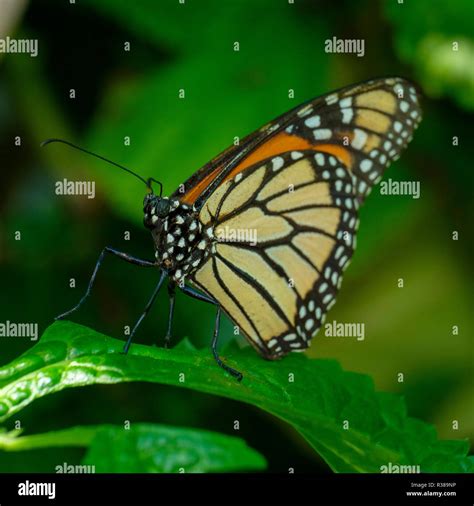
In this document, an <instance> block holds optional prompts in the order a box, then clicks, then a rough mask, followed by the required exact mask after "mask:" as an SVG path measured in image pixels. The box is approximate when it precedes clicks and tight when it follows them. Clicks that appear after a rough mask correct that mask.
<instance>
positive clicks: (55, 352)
mask: <svg viewBox="0 0 474 506" xmlns="http://www.w3.org/2000/svg"><path fill="white" fill-rule="evenodd" d="M122 347H123V342H122V341H119V340H116V339H112V338H110V337H107V336H105V335H103V334H99V333H97V332H95V331H93V330H91V329H88V328H86V327H83V326H80V325H76V324H73V323H71V322H57V323H55V324H53V325H51V326H50V327H49V328H48V329H47V330H46V331H45V333H44V335H43V337H42V339H41V341H40V342H39V343H38V344H36V345H35V346H34V347H33V348H32V349H31V350H29V351H28V352H27V353H25V354H24V355H22V356H21V357H19V358H18V359H16V360H14V361H13V362H11V363H10V364H8V365H6V366H4V367H2V368H0V420H5V419H7V418H8V417H10V416H12V415H13V414H14V413H17V412H18V411H19V410H21V409H22V408H24V407H25V406H27V405H28V404H30V403H31V402H33V401H34V400H35V399H37V398H39V397H42V396H44V395H48V394H50V393H53V392H58V391H60V390H63V389H65V388H70V387H76V386H85V385H92V384H97V383H119V382H124V381H152V382H156V383H163V384H168V385H175V386H181V387H185V388H190V389H194V390H198V391H201V392H207V393H211V394H216V395H221V396H224V397H229V398H232V399H235V400H239V401H242V402H247V403H249V404H253V405H255V406H257V407H259V408H261V409H263V410H265V411H268V412H269V413H272V414H274V415H276V416H278V417H279V418H281V419H283V420H286V421H287V422H288V423H290V424H291V425H292V426H293V427H294V428H296V429H297V430H298V431H299V432H300V433H301V434H302V435H303V436H304V437H305V438H306V439H307V440H308V442H309V443H310V444H311V445H312V446H313V447H314V449H315V450H316V451H317V452H318V453H319V454H320V455H321V456H322V457H323V458H324V460H325V461H326V462H327V463H328V464H329V465H330V466H331V468H332V469H333V470H334V471H338V472H354V471H355V472H379V471H380V469H381V466H382V465H386V464H388V463H389V462H391V463H392V464H403V465H419V466H420V469H421V471H422V472H442V471H446V470H448V471H456V472H466V471H468V470H473V466H472V463H471V462H470V461H469V460H468V459H467V458H466V453H467V451H468V443H467V442H466V441H458V442H446V441H439V440H438V439H437V437H436V432H435V429H434V427H432V426H431V425H428V424H425V423H424V422H421V421H419V420H416V419H413V418H409V417H407V415H406V413H405V405H404V402H403V401H402V400H401V399H400V398H399V397H397V396H394V395H389V394H380V393H376V392H375V391H374V386H373V382H372V380H371V378H370V377H368V376H365V375H361V374H356V373H352V372H346V371H343V370H342V369H341V367H340V366H339V364H338V363H337V362H336V361H334V360H322V359H309V358H307V357H306V356H304V355H298V354H292V355H291V356H289V357H286V358H285V359H284V360H282V361H279V362H268V361H264V360H262V359H261V358H260V357H259V356H258V355H257V354H256V353H255V352H254V351H253V350H251V349H244V350H238V349H237V348H236V347H235V346H233V347H230V348H229V349H228V350H226V351H227V353H226V356H225V357H224V360H226V362H227V363H228V364H229V365H231V366H233V367H236V368H237V369H239V370H241V371H242V372H243V373H244V379H243V381H242V382H241V383H238V382H237V381H235V379H233V378H231V377H230V376H228V375H226V374H225V373H224V372H223V371H222V370H221V369H220V368H219V367H217V366H216V364H215V362H214V360H213V358H212V355H211V353H210V351H209V350H207V349H204V350H196V351H192V350H189V349H187V348H186V347H183V346H180V347H178V348H175V349H171V350H170V349H160V348H155V347H151V346H143V345H137V344H135V345H133V346H132V347H131V350H130V352H129V354H128V355H123V354H121V353H120V352H121V350H122Z"/></svg>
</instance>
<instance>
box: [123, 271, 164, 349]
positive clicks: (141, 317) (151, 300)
mask: <svg viewBox="0 0 474 506" xmlns="http://www.w3.org/2000/svg"><path fill="white" fill-rule="evenodd" d="M166 276H167V274H166V272H164V271H162V273H161V277H160V280H159V281H158V284H157V285H156V287H155V289H154V290H153V293H152V295H151V297H150V300H149V301H148V304H147V305H146V306H145V309H144V310H143V313H142V314H141V315H140V318H138V320H137V323H135V325H134V327H133V329H132V331H131V332H130V335H129V336H128V339H127V342H126V343H125V346H124V347H123V353H128V350H129V348H130V345H131V344H132V339H133V336H134V335H135V332H136V331H137V329H138V327H139V326H140V323H141V322H142V321H143V318H145V316H146V315H147V314H148V312H149V311H150V309H151V306H153V303H154V302H155V299H156V296H157V295H158V292H159V291H160V288H161V285H162V284H163V282H164V280H165V279H166Z"/></svg>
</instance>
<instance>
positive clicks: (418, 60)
mask: <svg viewBox="0 0 474 506" xmlns="http://www.w3.org/2000/svg"><path fill="white" fill-rule="evenodd" d="M384 8H385V12H386V15H387V17H388V19H389V20H390V21H391V23H392V24H393V25H394V29H395V37H394V39H395V49H396V51H397V53H398V55H399V57H400V58H401V59H402V60H404V61H406V62H408V63H410V64H411V65H413V67H414V71H415V73H416V76H417V79H418V81H419V82H420V83H421V84H422V85H423V89H424V91H425V92H426V93H427V94H428V95H430V96H432V97H436V98H437V97H441V96H443V95H447V96H451V97H453V98H454V100H456V101H457V102H458V103H459V104H460V105H461V106H462V107H464V108H466V109H470V110H472V109H474V65H472V61H473V58H474V39H473V37H472V23H473V21H474V3H473V2H472V1H471V0H458V2H443V1H441V0H437V1H435V2H433V1H432V0H417V1H416V2H407V3H406V4H399V3H397V2H386V3H385V4H384ZM427 13H429V15H427Z"/></svg>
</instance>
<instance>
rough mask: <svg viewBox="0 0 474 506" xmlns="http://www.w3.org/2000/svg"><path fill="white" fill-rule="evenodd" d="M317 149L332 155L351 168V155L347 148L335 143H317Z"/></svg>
mask: <svg viewBox="0 0 474 506" xmlns="http://www.w3.org/2000/svg"><path fill="white" fill-rule="evenodd" d="M316 147H317V151H324V152H325V153H329V154H330V155H334V156H335V157H336V158H339V160H340V161H341V162H342V163H343V164H344V165H345V166H346V167H347V168H348V169H351V168H352V155H351V153H350V151H349V150H348V149H346V148H345V147H344V146H338V145H337V144H319V146H316Z"/></svg>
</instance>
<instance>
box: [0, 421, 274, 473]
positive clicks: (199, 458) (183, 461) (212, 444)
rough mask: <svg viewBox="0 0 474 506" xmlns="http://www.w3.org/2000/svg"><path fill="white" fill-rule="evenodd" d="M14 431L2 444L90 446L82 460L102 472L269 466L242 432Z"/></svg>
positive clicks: (1, 437)
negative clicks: (25, 433) (21, 433)
mask: <svg viewBox="0 0 474 506" xmlns="http://www.w3.org/2000/svg"><path fill="white" fill-rule="evenodd" d="M18 434H19V431H17V430H14V431H11V432H8V433H4V434H2V433H1V432H0V449H2V450H6V451H21V450H32V449H38V448H50V447H63V446H80V447H88V451H87V453H86V455H85V457H84V459H83V461H82V464H84V465H88V466H95V472H100V473H105V472H106V473H177V472H180V469H181V468H182V469H183V470H184V472H186V473H204V472H228V471H241V470H261V469H265V467H266V462H265V459H264V458H263V457H262V456H261V455H260V454H259V453H257V452H256V451H255V450H253V449H252V448H249V447H248V446H247V445H246V444H245V442H244V441H243V440H242V439H240V438H237V437H233V436H227V435H224V434H218V433H216V432H210V431H204V430H197V429H184V428H181V427H168V426H165V425H156V424H146V423H142V424H132V426H131V427H130V429H127V430H126V429H124V428H123V427H120V426H114V425H97V426H82V427H81V426H79V427H72V428H69V429H64V430H59V431H54V432H47V433H45V434H35V435H32V436H23V437H18Z"/></svg>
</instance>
